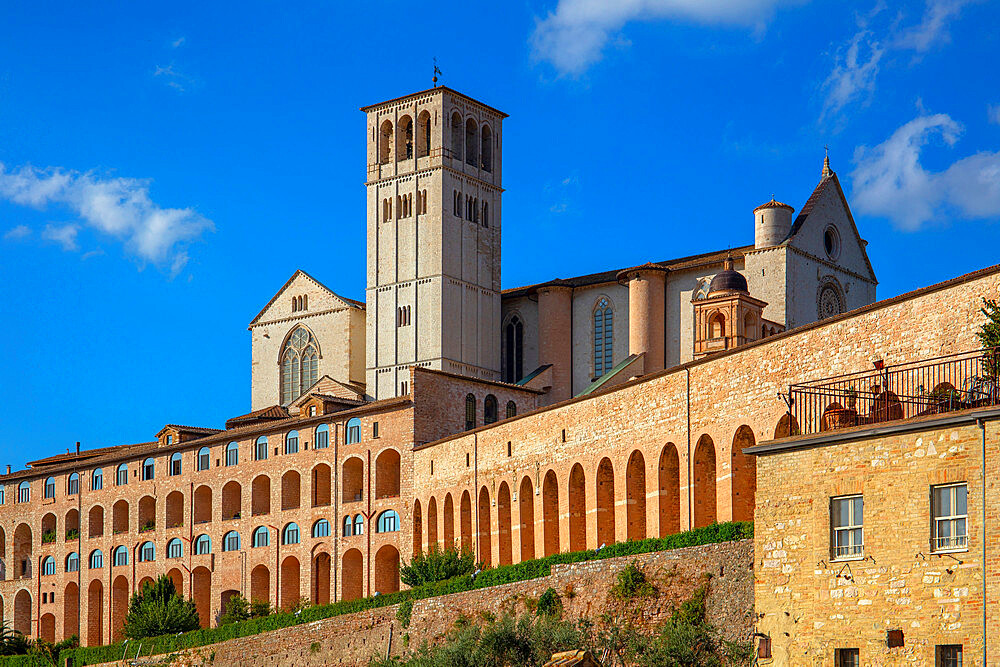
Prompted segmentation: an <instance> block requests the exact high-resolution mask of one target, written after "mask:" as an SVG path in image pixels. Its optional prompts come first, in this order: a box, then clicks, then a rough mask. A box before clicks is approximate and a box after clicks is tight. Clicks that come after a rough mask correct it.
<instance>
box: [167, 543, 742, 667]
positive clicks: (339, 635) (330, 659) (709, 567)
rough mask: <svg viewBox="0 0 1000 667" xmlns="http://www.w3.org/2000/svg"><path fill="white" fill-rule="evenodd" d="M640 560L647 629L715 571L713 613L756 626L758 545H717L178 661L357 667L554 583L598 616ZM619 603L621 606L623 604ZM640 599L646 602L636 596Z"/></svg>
mask: <svg viewBox="0 0 1000 667" xmlns="http://www.w3.org/2000/svg"><path fill="white" fill-rule="evenodd" d="M632 561H636V562H638V564H639V565H640V567H642V568H643V570H644V571H645V572H646V574H647V576H649V577H650V578H651V579H652V581H653V583H654V585H656V587H657V589H658V593H657V595H656V596H654V597H650V598H648V599H644V600H643V601H642V603H641V612H640V617H641V619H642V620H641V622H643V623H645V624H646V625H647V626H648V627H653V626H656V625H659V624H660V623H662V622H663V621H664V620H666V619H667V618H669V616H670V614H671V613H672V611H673V609H674V607H675V606H677V605H679V604H680V603H681V602H683V601H684V600H686V599H688V598H689V597H690V596H691V594H692V593H693V592H694V590H695V589H696V588H698V586H700V585H701V584H702V583H703V582H704V581H705V580H706V577H705V575H706V574H710V575H711V578H710V580H709V595H708V598H707V600H706V606H707V610H708V614H707V616H708V620H709V621H710V622H711V623H713V624H714V625H716V626H717V627H719V628H720V629H721V630H722V631H723V635H724V636H725V637H726V638H727V639H730V640H739V639H745V638H747V637H748V636H749V633H750V632H751V627H752V614H753V547H752V543H751V542H750V541H749V540H744V541H740V542H732V543H726V544H709V545H704V546H699V547H689V548H686V549H677V550H673V551H661V552H657V553H651V554H643V555H640V556H626V557H622V558H613V559H607V560H602V561H591V562H587V563H575V564H570V565H556V566H553V572H552V574H551V575H550V576H548V577H540V578H538V579H532V580H530V581H523V582H517V583H513V584H506V585H503V586H496V587H492V588H486V589H480V590H475V591H468V592H465V593H455V594H453V595H446V596H442V597H437V598H429V599H425V600H419V601H417V602H415V603H414V605H413V611H412V614H411V620H410V625H409V627H407V628H403V627H402V624H401V623H400V621H398V620H397V619H396V609H397V607H395V606H393V607H386V608H382V609H376V610H371V611H366V612H359V613H356V614H349V615H344V616H338V617H335V618H331V619H325V620H322V621H316V622H313V623H309V624H306V625H299V626H294V627H290V628H284V629H281V630H276V631H274V632H269V633H264V634H261V635H256V636H253V637H243V638H239V639H233V640H230V641H226V642H222V643H220V644H214V645H211V646H205V647H201V648H198V649H192V650H190V651H185V652H184V653H183V654H182V655H180V656H179V657H178V658H177V660H176V661H174V662H173V663H171V664H174V665H203V664H214V665H236V664H239V665H244V666H247V667H264V666H270V665H357V666H359V667H360V666H363V665H367V664H368V660H369V658H371V657H372V656H383V657H384V656H385V655H387V654H388V653H392V654H395V655H399V654H401V653H402V652H404V651H405V649H406V646H409V647H411V648H416V647H419V646H420V644H421V643H422V642H424V641H427V642H429V643H434V642H436V641H439V640H440V638H441V637H442V636H443V635H444V634H446V633H447V632H448V630H450V629H451V628H452V627H453V626H454V623H455V621H456V619H458V618H459V617H461V616H465V617H467V618H470V619H478V618H480V617H481V615H482V614H487V613H490V614H494V615H500V614H503V613H504V612H505V611H508V610H515V611H516V612H518V613H520V612H523V611H524V610H525V606H524V599H525V598H535V599H537V598H538V597H539V596H540V595H541V594H542V593H543V592H544V591H545V590H546V589H547V588H550V587H551V588H554V589H555V590H556V591H557V592H558V593H559V595H560V597H561V598H562V602H563V606H564V618H568V619H576V618H581V617H587V618H590V619H595V620H596V619H597V618H598V617H599V616H600V615H601V614H602V613H604V612H605V611H607V610H614V609H616V608H617V606H616V605H615V604H614V603H613V602H609V598H608V593H609V591H610V589H611V586H612V585H613V584H614V582H615V579H616V577H617V574H618V572H619V571H620V570H621V568H623V567H624V566H625V565H626V564H628V563H630V562H632ZM618 604H619V605H620V603H618ZM636 604H639V603H636Z"/></svg>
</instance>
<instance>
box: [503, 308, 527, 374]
mask: <svg viewBox="0 0 1000 667" xmlns="http://www.w3.org/2000/svg"><path fill="white" fill-rule="evenodd" d="M503 352H504V354H503V379H504V382H518V381H520V379H521V378H522V377H524V323H523V322H521V318H520V317H518V316H517V315H514V316H513V317H511V318H510V319H509V320H507V324H506V325H505V326H504V328H503Z"/></svg>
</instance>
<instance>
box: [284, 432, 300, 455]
mask: <svg viewBox="0 0 1000 667" xmlns="http://www.w3.org/2000/svg"><path fill="white" fill-rule="evenodd" d="M298 451H299V432H298V431H289V432H288V435H286V436H285V453H286V454H296V453H298Z"/></svg>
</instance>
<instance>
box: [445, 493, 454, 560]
mask: <svg viewBox="0 0 1000 667" xmlns="http://www.w3.org/2000/svg"><path fill="white" fill-rule="evenodd" d="M444 548H445V549H454V548H455V502H454V501H453V500H452V499H451V494H450V493H449V494H446V495H445V497H444Z"/></svg>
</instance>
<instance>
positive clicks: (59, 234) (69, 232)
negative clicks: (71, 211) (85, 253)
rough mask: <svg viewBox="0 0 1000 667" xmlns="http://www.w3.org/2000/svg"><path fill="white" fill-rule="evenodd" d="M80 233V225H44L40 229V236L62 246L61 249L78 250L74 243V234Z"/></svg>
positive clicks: (78, 247)
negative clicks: (43, 227)
mask: <svg viewBox="0 0 1000 667" xmlns="http://www.w3.org/2000/svg"><path fill="white" fill-rule="evenodd" d="M79 233H80V225H76V224H69V225H51V224H50V225H45V229H43V230H42V238H43V239H45V240H46V241H53V242H55V243H58V244H59V245H61V246H62V249H63V250H67V251H71V250H79V249H80V246H78V245H77V243H76V235H77V234H79Z"/></svg>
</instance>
